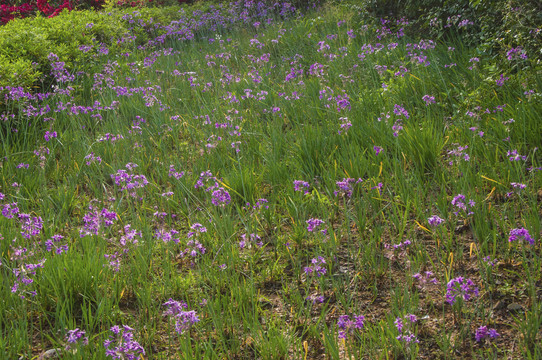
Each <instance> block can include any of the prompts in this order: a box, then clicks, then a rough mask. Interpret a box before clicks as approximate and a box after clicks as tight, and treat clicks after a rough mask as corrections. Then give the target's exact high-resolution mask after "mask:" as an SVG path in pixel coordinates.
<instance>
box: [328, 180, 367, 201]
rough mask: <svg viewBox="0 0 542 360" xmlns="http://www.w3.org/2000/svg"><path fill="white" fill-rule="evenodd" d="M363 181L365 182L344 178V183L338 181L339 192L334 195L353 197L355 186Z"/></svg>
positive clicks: (336, 191)
mask: <svg viewBox="0 0 542 360" xmlns="http://www.w3.org/2000/svg"><path fill="white" fill-rule="evenodd" d="M362 181H363V180H362V179H361V178H358V179H357V180H356V179H353V178H343V179H342V181H337V182H336V183H335V184H336V185H337V187H338V188H339V190H335V191H334V192H333V195H335V196H339V195H342V196H344V197H347V198H350V197H352V192H353V191H354V184H359V183H360V182H362Z"/></svg>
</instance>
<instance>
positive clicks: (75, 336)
mask: <svg viewBox="0 0 542 360" xmlns="http://www.w3.org/2000/svg"><path fill="white" fill-rule="evenodd" d="M65 339H66V342H67V343H68V345H66V348H65V349H66V350H67V351H70V350H72V349H74V348H75V347H76V346H77V344H78V343H80V344H81V345H88V337H87V336H85V331H84V330H79V328H76V329H73V330H68V333H67V334H66V337H65Z"/></svg>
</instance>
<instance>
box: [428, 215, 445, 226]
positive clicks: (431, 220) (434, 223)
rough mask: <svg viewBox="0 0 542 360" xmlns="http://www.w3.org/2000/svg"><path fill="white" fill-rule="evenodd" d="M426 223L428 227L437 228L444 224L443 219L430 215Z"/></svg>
mask: <svg viewBox="0 0 542 360" xmlns="http://www.w3.org/2000/svg"><path fill="white" fill-rule="evenodd" d="M427 222H428V223H429V225H430V226H432V227H437V226H439V225H440V224H442V223H443V222H444V219H442V218H440V217H439V216H438V215H431V216H430V217H428V218H427Z"/></svg>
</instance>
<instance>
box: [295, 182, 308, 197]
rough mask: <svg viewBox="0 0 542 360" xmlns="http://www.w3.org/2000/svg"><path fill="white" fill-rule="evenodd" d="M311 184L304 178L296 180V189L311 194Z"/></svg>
mask: <svg viewBox="0 0 542 360" xmlns="http://www.w3.org/2000/svg"><path fill="white" fill-rule="evenodd" d="M309 188H310V185H309V183H308V182H306V181H303V180H294V191H302V192H303V193H304V194H305V195H308V194H310V192H309Z"/></svg>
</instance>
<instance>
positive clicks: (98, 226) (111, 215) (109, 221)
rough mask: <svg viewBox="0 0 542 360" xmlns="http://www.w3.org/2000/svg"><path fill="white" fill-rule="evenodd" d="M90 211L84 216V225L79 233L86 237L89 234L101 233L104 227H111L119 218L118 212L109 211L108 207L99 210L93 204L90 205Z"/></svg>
mask: <svg viewBox="0 0 542 360" xmlns="http://www.w3.org/2000/svg"><path fill="white" fill-rule="evenodd" d="M89 210H90V212H88V213H86V214H85V216H83V222H84V225H83V227H82V228H81V229H80V230H79V235H80V236H81V237H85V236H88V235H99V233H100V231H101V230H102V229H103V228H104V227H109V226H111V225H113V223H114V222H115V221H116V220H117V213H115V212H114V211H109V210H107V209H106V208H103V209H102V210H100V211H98V210H95V209H94V207H93V206H92V205H90V206H89Z"/></svg>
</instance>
